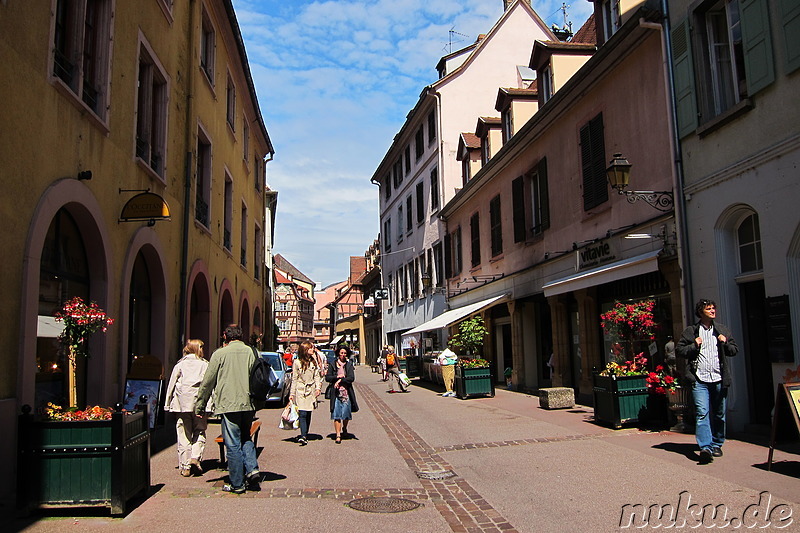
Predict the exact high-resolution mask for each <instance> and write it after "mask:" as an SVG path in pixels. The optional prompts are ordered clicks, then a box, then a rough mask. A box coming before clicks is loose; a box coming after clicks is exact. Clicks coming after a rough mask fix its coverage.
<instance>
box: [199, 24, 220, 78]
mask: <svg viewBox="0 0 800 533" xmlns="http://www.w3.org/2000/svg"><path fill="white" fill-rule="evenodd" d="M216 49H217V35H216V32H214V26H213V25H212V24H211V18H210V17H209V16H208V13H206V10H205V9H203V28H202V33H201V34H200V68H201V69H202V71H203V72H204V73H205V75H206V78H208V81H209V83H211V86H212V87H213V86H214V57H215V56H216Z"/></svg>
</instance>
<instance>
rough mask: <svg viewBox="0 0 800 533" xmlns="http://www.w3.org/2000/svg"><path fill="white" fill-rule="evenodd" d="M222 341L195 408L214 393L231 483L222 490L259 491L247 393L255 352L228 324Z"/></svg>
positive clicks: (252, 414)
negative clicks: (222, 343) (223, 342)
mask: <svg viewBox="0 0 800 533" xmlns="http://www.w3.org/2000/svg"><path fill="white" fill-rule="evenodd" d="M223 339H224V341H225V344H224V345H223V346H222V348H219V349H217V350H216V351H215V352H214V353H213V354H212V355H211V360H210V361H209V362H208V369H207V370H206V373H205V376H204V377H203V382H202V384H201V385H200V390H199V391H198V393H197V402H196V404H195V411H196V413H197V414H198V415H199V414H200V413H201V411H202V408H203V406H205V405H206V403H207V402H208V399H209V398H210V397H211V393H212V392H213V391H216V392H215V395H214V414H215V415H220V417H221V426H222V439H223V441H224V442H225V453H226V455H227V458H228V475H229V477H230V484H226V485H225V486H223V487H222V490H223V491H225V492H232V493H234V494H243V493H244V492H245V491H246V490H247V489H249V490H252V491H257V490H261V486H260V484H259V481H260V479H261V474H260V473H259V471H258V460H257V458H256V448H255V445H254V444H253V440H252V439H251V438H250V426H251V425H252V423H253V418H254V417H255V406H254V404H253V399H252V397H251V395H250V373H251V370H252V368H253V366H254V365H255V362H256V355H255V352H254V350H253V348H251V347H250V346H248V345H247V344H245V343H244V342H242V329H241V328H240V327H239V326H238V325H236V324H231V325H230V326H228V327H226V328H225V332H224V333H223Z"/></svg>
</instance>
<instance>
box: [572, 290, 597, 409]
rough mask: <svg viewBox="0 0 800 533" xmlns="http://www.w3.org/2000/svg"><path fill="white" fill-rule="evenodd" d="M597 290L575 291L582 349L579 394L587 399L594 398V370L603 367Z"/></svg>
mask: <svg viewBox="0 0 800 533" xmlns="http://www.w3.org/2000/svg"><path fill="white" fill-rule="evenodd" d="M596 293H597V291H596V289H595V288H594V287H589V288H587V289H580V290H577V291H573V293H572V294H573V296H575V299H576V300H577V302H578V330H579V332H580V333H579V335H580V347H581V382H580V383H579V384H578V390H579V394H580V395H581V396H582V397H584V398H586V397H591V396H592V368H593V367H599V366H602V364H603V361H602V357H601V354H600V350H599V349H598V346H600V312H599V311H598V306H597V298H596Z"/></svg>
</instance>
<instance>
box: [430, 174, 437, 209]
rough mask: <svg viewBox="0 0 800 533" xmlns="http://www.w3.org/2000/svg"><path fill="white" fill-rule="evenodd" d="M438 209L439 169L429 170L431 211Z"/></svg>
mask: <svg viewBox="0 0 800 533" xmlns="http://www.w3.org/2000/svg"><path fill="white" fill-rule="evenodd" d="M437 209H439V170H438V169H437V168H434V169H433V170H431V211H436V210H437Z"/></svg>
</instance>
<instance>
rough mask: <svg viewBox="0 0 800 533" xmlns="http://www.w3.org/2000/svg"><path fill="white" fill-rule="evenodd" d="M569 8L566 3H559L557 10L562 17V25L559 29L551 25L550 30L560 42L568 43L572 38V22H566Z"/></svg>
mask: <svg viewBox="0 0 800 533" xmlns="http://www.w3.org/2000/svg"><path fill="white" fill-rule="evenodd" d="M569 7H570V6H568V5H567V4H566V3H564V2H562V3H561V7H560V8H559V9H558V10H559V11H561V13H562V14H563V15H564V25H563V26H562V27H560V28H559V27H558V26H556V25H555V24H553V26H552V28H551V29H552V30H553V33H554V34H555V35H556V37H558V39H559V40H560V41H568V40H569V39H570V37H572V22H569V21H568V20H567V16H568V15H567V8H569Z"/></svg>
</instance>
